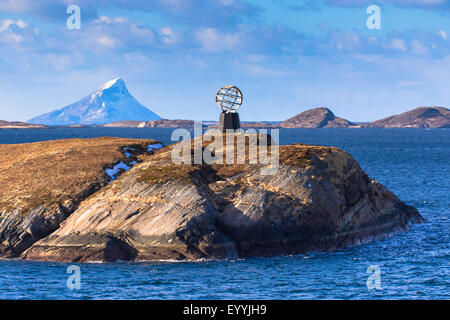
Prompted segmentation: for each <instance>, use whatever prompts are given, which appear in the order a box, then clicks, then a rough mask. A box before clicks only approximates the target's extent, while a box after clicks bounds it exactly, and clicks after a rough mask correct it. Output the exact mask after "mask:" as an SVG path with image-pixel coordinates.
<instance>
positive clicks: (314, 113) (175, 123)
mask: <svg viewBox="0 0 450 320" xmlns="http://www.w3.org/2000/svg"><path fill="white" fill-rule="evenodd" d="M193 123H194V121H192V120H168V119H161V120H155V121H146V122H145V121H119V122H113V123H109V124H106V125H104V126H105V127H137V128H178V127H192V126H193ZM216 126H217V124H216V123H211V124H209V125H208V128H215V127H216ZM241 127H242V128H304V129H315V128H450V110H449V109H447V108H443V107H419V108H416V109H413V110H411V111H407V112H404V113H402V114H399V115H394V116H390V117H387V118H384V119H381V120H377V121H373V122H366V123H357V122H351V121H349V120H347V119H344V118H340V117H337V116H336V115H335V114H334V113H333V112H332V111H331V110H330V109H328V108H323V107H322V108H314V109H310V110H306V111H304V112H302V113H300V114H298V115H296V116H294V117H292V118H289V119H287V120H285V121H283V122H281V123H280V124H278V123H270V122H252V121H246V122H245V121H243V122H241Z"/></svg>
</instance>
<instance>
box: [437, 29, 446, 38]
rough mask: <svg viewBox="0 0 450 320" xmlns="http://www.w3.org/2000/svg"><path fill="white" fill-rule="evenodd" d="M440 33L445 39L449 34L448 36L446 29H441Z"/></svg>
mask: <svg viewBox="0 0 450 320" xmlns="http://www.w3.org/2000/svg"><path fill="white" fill-rule="evenodd" d="M438 34H439V35H440V36H441V37H442V38H443V39H444V40H447V38H448V36H447V32H445V31H444V30H441V31H439V32H438Z"/></svg>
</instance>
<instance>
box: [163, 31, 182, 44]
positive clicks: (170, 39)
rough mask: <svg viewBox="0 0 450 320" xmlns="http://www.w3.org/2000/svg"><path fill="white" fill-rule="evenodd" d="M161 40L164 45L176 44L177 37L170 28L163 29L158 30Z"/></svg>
mask: <svg viewBox="0 0 450 320" xmlns="http://www.w3.org/2000/svg"><path fill="white" fill-rule="evenodd" d="M159 33H160V35H161V39H162V41H163V42H164V43H165V44H175V43H177V42H178V36H177V35H176V34H175V32H174V31H173V30H172V28H170V27H164V28H161V29H160V30H159Z"/></svg>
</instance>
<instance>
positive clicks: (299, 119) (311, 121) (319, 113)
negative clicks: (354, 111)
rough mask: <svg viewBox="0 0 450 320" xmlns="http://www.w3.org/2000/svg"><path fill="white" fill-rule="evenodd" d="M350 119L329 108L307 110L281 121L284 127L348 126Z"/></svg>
mask: <svg viewBox="0 0 450 320" xmlns="http://www.w3.org/2000/svg"><path fill="white" fill-rule="evenodd" d="M350 126H353V123H351V122H350V121H348V120H346V119H343V118H339V117H336V116H335V115H334V113H333V112H332V111H331V110H330V109H328V108H315V109H310V110H306V111H304V112H302V113H300V114H298V115H296V116H294V117H292V118H289V119H287V120H286V121H284V122H282V123H281V127H282V128H309V129H311V128H348V127H350Z"/></svg>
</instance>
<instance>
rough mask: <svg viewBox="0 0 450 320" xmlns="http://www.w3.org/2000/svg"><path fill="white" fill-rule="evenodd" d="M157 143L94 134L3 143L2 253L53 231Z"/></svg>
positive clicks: (22, 247) (0, 170) (0, 179)
mask: <svg viewBox="0 0 450 320" xmlns="http://www.w3.org/2000/svg"><path fill="white" fill-rule="evenodd" d="M155 143H158V142H157V141H155V140H134V139H121V138H96V139H69V140H56V141H46V142H36V143H25V144H9V145H0V185H1V188H0V257H17V256H19V255H20V254H21V253H22V252H23V251H24V250H25V249H27V248H28V247H29V246H31V245H32V244H33V243H34V242H36V241H37V240H39V239H42V238H43V237H45V236H47V235H49V234H50V233H51V232H53V231H55V230H56V229H57V228H58V227H59V225H60V223H61V222H62V221H64V220H65V219H66V218H67V217H68V216H69V215H70V214H71V213H72V212H73V211H75V210H76V208H77V207H78V205H79V203H80V202H81V201H82V200H84V199H86V198H87V197H89V196H90V195H92V194H93V193H95V192H96V191H98V190H99V189H101V188H102V187H104V186H106V185H107V184H108V183H109V182H110V181H111V180H112V179H114V178H116V177H117V176H118V175H119V174H120V173H121V172H123V171H124V170H123V168H128V167H131V166H132V165H133V163H135V162H140V161H142V160H143V158H145V156H146V155H147V154H151V153H152V152H153V151H151V152H147V149H148V145H153V144H155ZM118 164H121V165H120V166H118V167H117V168H116V165H118ZM120 168H122V169H120ZM108 172H110V174H111V176H110V175H108Z"/></svg>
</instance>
